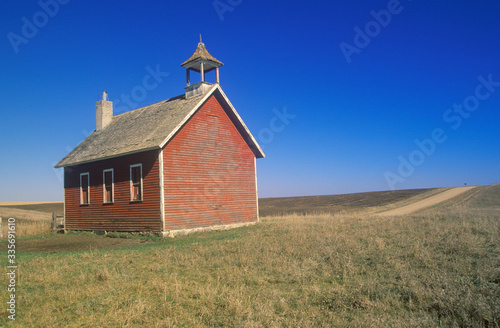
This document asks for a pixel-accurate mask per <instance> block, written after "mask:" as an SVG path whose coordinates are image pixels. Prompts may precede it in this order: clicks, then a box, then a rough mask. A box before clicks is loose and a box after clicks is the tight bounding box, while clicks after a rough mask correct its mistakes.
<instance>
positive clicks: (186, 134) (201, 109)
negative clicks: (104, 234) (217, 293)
mask: <svg viewBox="0 0 500 328" xmlns="http://www.w3.org/2000/svg"><path fill="white" fill-rule="evenodd" d="M222 65H223V64H222V63H221V62H220V61H218V60H217V59H215V58H214V57H213V56H212V55H211V54H210V53H209V52H208V51H207V49H206V48H205V45H204V44H203V43H202V42H201V41H200V43H199V44H198V47H197V48H196V51H195V52H194V54H193V55H192V56H191V57H190V58H189V59H188V60H186V61H185V62H184V63H182V64H181V66H182V67H184V68H185V69H186V77H187V86H186V88H185V90H186V91H185V93H184V94H182V95H180V96H177V97H174V98H170V99H167V100H164V101H161V102H158V103H156V104H152V105H149V106H145V107H142V108H138V109H135V110H132V111H129V112H125V113H123V114H119V115H115V116H113V103H112V102H111V101H108V100H107V94H106V92H104V93H103V99H102V100H100V101H98V102H97V104H96V130H95V131H94V132H93V133H92V134H91V135H89V136H88V137H87V138H86V139H85V140H84V141H82V142H81V143H80V144H79V145H78V146H77V147H76V148H75V149H73V150H72V151H71V152H70V153H69V154H68V155H66V157H64V158H63V159H62V160H61V161H60V162H59V163H57V165H56V166H55V167H56V168H59V167H63V168H64V205H65V206H64V207H65V209H64V212H65V213H64V215H65V225H66V226H65V227H66V229H67V230H96V231H99V230H101V231H129V232H152V233H157V234H161V235H163V236H168V235H176V234H179V233H187V232H192V231H197V230H206V229H222V228H229V227H237V226H242V225H247V224H251V223H254V222H256V221H258V204H257V179H256V161H255V160H256V158H263V157H264V156H265V155H264V153H263V151H262V149H261V148H260V146H259V145H258V143H257V141H256V140H255V138H254V137H253V136H252V134H251V133H250V131H249V130H248V128H247V127H246V125H245V123H243V120H242V119H241V117H240V116H239V115H238V113H237V112H236V110H235V108H234V107H233V105H232V104H231V102H230V101H229V99H228V98H227V96H226V95H225V93H224V92H223V91H222V89H221V87H220V85H219V67H221V66H222ZM211 71H214V72H215V83H208V82H206V81H205V74H206V73H208V72H211ZM191 72H197V73H199V74H200V75H201V81H200V82H199V83H196V84H190V73H191Z"/></svg>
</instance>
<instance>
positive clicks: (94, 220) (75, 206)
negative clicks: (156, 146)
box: [64, 150, 162, 231]
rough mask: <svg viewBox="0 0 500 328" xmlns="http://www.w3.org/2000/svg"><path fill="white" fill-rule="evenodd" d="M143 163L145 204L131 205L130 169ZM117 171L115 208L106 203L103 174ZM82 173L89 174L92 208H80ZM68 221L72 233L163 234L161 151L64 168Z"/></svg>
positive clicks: (67, 227) (87, 206)
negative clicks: (75, 231)
mask: <svg viewBox="0 0 500 328" xmlns="http://www.w3.org/2000/svg"><path fill="white" fill-rule="evenodd" d="M138 163H142V169H143V201H142V202H131V201H130V165H133V164H138ZM110 168H113V169H114V175H115V176H114V179H115V184H114V188H115V189H114V195H115V199H114V202H113V203H112V204H105V203H104V199H103V185H102V182H103V181H102V179H103V178H102V176H103V174H102V172H103V170H105V169H110ZM81 172H89V173H90V204H89V205H80V181H79V176H80V173H81ZM64 174H65V217H66V229H69V230H107V231H161V230H162V224H161V215H160V182H159V156H158V150H153V151H148V152H143V153H138V154H133V155H126V156H123V157H120V158H114V159H108V160H103V161H98V162H94V163H88V164H82V165H77V166H73V167H66V168H65V173H64Z"/></svg>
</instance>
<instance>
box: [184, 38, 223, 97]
mask: <svg viewBox="0 0 500 328" xmlns="http://www.w3.org/2000/svg"><path fill="white" fill-rule="evenodd" d="M222 65H224V64H223V63H222V62H220V61H219V60H217V59H215V57H214V56H212V55H211V54H210V53H209V52H208V50H207V48H205V44H204V43H203V42H202V40H201V34H200V42H199V43H198V47H196V50H195V51H194V53H193V55H192V56H191V57H189V58H188V60H186V61H185V62H183V63H182V64H181V66H182V67H184V68H185V69H186V88H185V89H186V98H190V97H193V96H196V95H198V94H201V93H203V92H205V91H206V90H207V89H209V88H210V87H211V86H212V85H213V83H209V82H206V80H205V77H206V73H209V72H211V71H215V83H216V84H219V67H221V66H222ZM191 71H194V72H196V73H199V74H200V77H201V81H200V82H198V83H195V84H191Z"/></svg>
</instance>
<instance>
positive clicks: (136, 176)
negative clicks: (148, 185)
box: [130, 166, 142, 201]
mask: <svg viewBox="0 0 500 328" xmlns="http://www.w3.org/2000/svg"><path fill="white" fill-rule="evenodd" d="M141 171H142V167H141V166H133V167H131V168H130V188H131V189H130V193H131V195H130V198H131V200H133V201H134V200H142V172H141Z"/></svg>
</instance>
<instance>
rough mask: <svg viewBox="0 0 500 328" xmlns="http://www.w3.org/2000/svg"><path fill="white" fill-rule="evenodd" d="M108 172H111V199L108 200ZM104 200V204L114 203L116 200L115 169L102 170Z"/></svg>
mask: <svg viewBox="0 0 500 328" xmlns="http://www.w3.org/2000/svg"><path fill="white" fill-rule="evenodd" d="M106 172H111V201H110V202H107V201H106ZM102 202H103V203H104V204H113V203H114V202H115V171H114V169H106V170H103V171H102Z"/></svg>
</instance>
